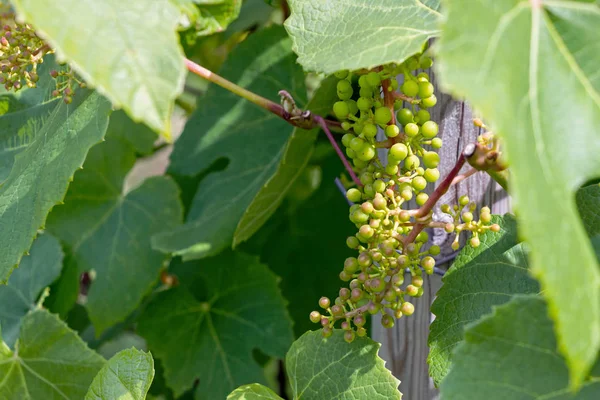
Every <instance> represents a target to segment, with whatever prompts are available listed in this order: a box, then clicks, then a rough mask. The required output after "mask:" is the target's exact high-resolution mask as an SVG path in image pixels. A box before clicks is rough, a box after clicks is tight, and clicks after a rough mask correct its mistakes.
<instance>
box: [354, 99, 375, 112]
mask: <svg viewBox="0 0 600 400" xmlns="http://www.w3.org/2000/svg"><path fill="white" fill-rule="evenodd" d="M356 105H357V106H358V109H359V110H361V111H368V110H370V109H371V108H372V107H373V101H372V100H371V99H370V98H368V97H359V98H358V100H357V101H356Z"/></svg>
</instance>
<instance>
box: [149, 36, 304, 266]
mask: <svg viewBox="0 0 600 400" xmlns="http://www.w3.org/2000/svg"><path fill="white" fill-rule="evenodd" d="M220 74H221V75H222V76H223V77H225V78H227V79H229V80H231V81H232V82H235V83H236V84H238V85H240V86H241V87H244V88H246V89H248V90H251V91H253V92H255V93H258V94H260V95H262V96H264V97H267V98H270V99H274V100H276V101H277V100H278V98H277V93H278V91H279V90H282V89H285V90H287V91H288V92H290V93H291V94H292V95H293V96H294V98H295V99H296V101H297V102H298V103H299V106H302V105H303V104H304V103H305V100H304V99H305V98H306V93H305V91H306V89H305V87H304V77H303V74H302V70H301V69H300V67H299V66H298V65H296V64H295V62H294V57H293V54H292V51H291V49H290V40H289V38H287V37H286V35H285V32H284V30H283V29H282V28H279V27H274V28H269V29H265V30H263V31H260V32H258V33H256V34H255V35H252V36H251V37H250V38H249V39H248V40H247V41H244V42H243V43H242V44H240V46H239V47H238V48H236V50H235V51H234V52H233V53H232V54H231V56H230V57H229V59H228V60H227V62H226V63H225V65H224V66H223V69H222V70H221V72H220ZM267 76H268V77H269V78H266V77H267ZM292 132H293V129H292V127H291V126H290V125H289V124H287V123H286V122H285V121H282V120H281V119H280V118H277V117H276V116H275V115H273V114H271V113H270V112H268V111H266V110H263V109H260V108H258V107H257V106H255V105H254V104H251V103H249V102H247V101H246V100H243V99H240V98H239V97H238V96H236V95H235V94H233V93H230V92H227V91H225V90H224V89H222V88H220V87H217V86H216V85H213V86H210V87H209V89H208V92H207V93H206V95H205V96H203V97H202V98H201V99H200V100H199V108H198V110H197V111H196V112H195V113H194V114H193V115H192V117H191V118H190V120H189V122H188V123H187V125H186V128H185V130H184V132H183V134H182V136H181V138H180V139H179V140H178V141H177V143H176V145H175V149H174V151H173V154H172V155H171V165H170V168H169V171H170V172H172V173H173V174H177V175H184V176H193V175H197V174H200V173H201V172H203V171H204V170H205V169H207V168H209V167H210V166H211V165H212V164H213V163H214V162H215V161H217V160H218V159H220V158H227V159H228V160H229V163H228V165H227V168H226V169H225V170H224V171H219V172H214V173H211V174H209V175H208V176H207V177H206V178H204V179H203V180H202V181H201V182H200V185H199V186H198V189H197V192H196V195H195V196H194V200H193V204H192V206H191V209H190V210H189V213H188V215H187V218H186V223H185V224H184V225H183V226H181V227H179V228H177V229H174V230H173V231H171V232H167V233H164V234H160V235H157V236H155V238H154V241H153V243H154V246H155V248H157V249H159V250H162V251H164V252H172V253H175V254H177V255H183V257H184V259H186V260H189V259H195V258H201V257H206V256H211V255H215V254H218V253H219V252H221V251H222V250H223V249H225V248H226V247H230V246H231V243H232V241H233V237H234V233H235V231H236V229H237V226H238V224H239V223H240V220H241V219H242V218H243V216H244V212H245V210H246V209H247V207H248V206H249V205H250V204H252V201H253V200H254V198H255V197H256V195H257V194H258V193H259V192H260V190H261V189H262V187H263V186H264V185H265V184H266V183H267V182H268V181H269V179H271V177H272V176H273V175H274V174H275V173H276V171H277V168H278V165H279V163H280V161H281V159H282V157H283V154H284V152H285V151H286V148H287V142H288V139H289V138H290V135H291V134H292ZM242 138H243V139H242ZM225 183H226V184H225ZM282 189H284V187H283V188H282ZM267 215H268V212H267ZM259 222H264V219H260V220H257V226H256V227H254V228H253V230H255V229H258V227H260V224H259ZM243 237H244V238H245V237H247V235H244V236H243Z"/></svg>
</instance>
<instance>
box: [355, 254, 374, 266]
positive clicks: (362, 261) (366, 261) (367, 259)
mask: <svg viewBox="0 0 600 400" xmlns="http://www.w3.org/2000/svg"><path fill="white" fill-rule="evenodd" d="M357 260H358V264H359V265H360V266H361V267H365V268H366V267H368V266H369V265H371V264H372V263H373V259H372V258H371V256H370V255H369V253H366V252H362V253H360V254H359V255H358V258H357Z"/></svg>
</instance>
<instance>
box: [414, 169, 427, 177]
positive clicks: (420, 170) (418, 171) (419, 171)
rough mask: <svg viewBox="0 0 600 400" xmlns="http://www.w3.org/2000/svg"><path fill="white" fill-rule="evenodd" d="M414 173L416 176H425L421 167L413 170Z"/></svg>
mask: <svg viewBox="0 0 600 400" xmlns="http://www.w3.org/2000/svg"><path fill="white" fill-rule="evenodd" d="M415 172H416V173H417V175H420V176H423V175H425V170H424V169H423V167H419V168H417V169H416V170H415Z"/></svg>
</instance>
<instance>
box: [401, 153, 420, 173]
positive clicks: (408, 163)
mask: <svg viewBox="0 0 600 400" xmlns="http://www.w3.org/2000/svg"><path fill="white" fill-rule="evenodd" d="M419 165H421V161H420V160H419V157H417V156H416V155H414V154H413V155H411V156H408V157H406V160H405V161H404V168H406V169H407V170H409V171H412V170H415V169H417V168H419Z"/></svg>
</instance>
